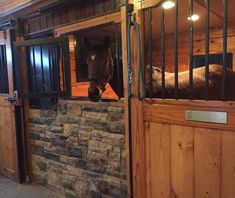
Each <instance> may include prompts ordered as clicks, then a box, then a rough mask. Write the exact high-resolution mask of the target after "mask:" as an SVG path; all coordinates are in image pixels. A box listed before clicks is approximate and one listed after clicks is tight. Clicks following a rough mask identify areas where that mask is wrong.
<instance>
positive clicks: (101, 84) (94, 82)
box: [85, 36, 123, 102]
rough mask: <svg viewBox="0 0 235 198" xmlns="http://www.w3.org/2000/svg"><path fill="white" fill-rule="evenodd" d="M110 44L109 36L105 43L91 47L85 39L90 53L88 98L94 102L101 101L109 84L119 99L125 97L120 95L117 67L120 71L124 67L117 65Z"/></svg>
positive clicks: (88, 61) (88, 59) (88, 60)
mask: <svg viewBox="0 0 235 198" xmlns="http://www.w3.org/2000/svg"><path fill="white" fill-rule="evenodd" d="M110 44H111V43H110V39H109V37H107V36H106V37H105V38H104V40H103V43H101V44H98V45H91V44H90V42H89V41H88V40H87V39H85V45H86V47H87V49H88V51H89V55H88V58H87V65H88V79H89V82H90V84H89V88H88V98H89V99H90V100H91V101H94V102H97V101H99V100H100V98H101V95H102V93H103V92H104V91H105V87H106V84H107V83H109V84H110V85H111V87H112V88H113V90H114V91H115V92H116V94H117V95H119V97H122V95H123V93H118V86H119V85H118V84H117V83H118V79H117V78H118V77H117V67H119V68H120V69H122V67H121V66H120V65H117V61H116V59H115V58H114V56H113V53H112V51H111V46H110ZM121 73H122V72H121ZM121 77H122V75H121ZM120 82H121V83H122V82H123V80H122V78H121V79H120ZM121 86H123V85H121ZM119 87H120V86H119Z"/></svg>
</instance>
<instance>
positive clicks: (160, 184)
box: [145, 123, 171, 198]
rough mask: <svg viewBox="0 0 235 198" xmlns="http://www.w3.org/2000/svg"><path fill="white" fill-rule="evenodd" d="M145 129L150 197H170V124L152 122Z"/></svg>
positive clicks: (148, 191)
mask: <svg viewBox="0 0 235 198" xmlns="http://www.w3.org/2000/svg"><path fill="white" fill-rule="evenodd" d="M147 126H148V125H147ZM145 131H146V133H147V134H148V140H147V141H146V143H147V144H148V145H146V148H147V150H146V151H147V152H146V155H148V158H147V159H148V160H147V161H146V162H147V164H146V170H147V172H149V173H148V174H147V175H148V177H149V178H147V181H148V182H147V183H148V185H147V193H148V197H149V198H151V197H165V198H167V197H170V194H171V189H170V125H166V124H158V123H150V126H148V127H146V129H145Z"/></svg>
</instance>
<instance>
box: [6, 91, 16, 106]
mask: <svg viewBox="0 0 235 198" xmlns="http://www.w3.org/2000/svg"><path fill="white" fill-rule="evenodd" d="M5 100H6V101H8V102H10V103H14V104H15V105H17V103H18V91H14V95H13V96H8V97H7V98H6V99H5Z"/></svg>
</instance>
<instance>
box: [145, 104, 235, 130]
mask: <svg viewBox="0 0 235 198" xmlns="http://www.w3.org/2000/svg"><path fill="white" fill-rule="evenodd" d="M143 110H144V112H143V114H144V115H143V116H144V120H145V121H151V122H158V123H165V124H179V125H184V126H194V127H205V128H209V129H224V130H231V131H235V125H234V120H235V111H234V108H220V107H210V102H208V106H207V107H199V106H190V104H188V105H187V106H184V105H182V106H181V105H178V106H176V105H170V104H169V105H164V104H161V105H160V104H159V105H144V108H143ZM186 110H202V111H203V110H204V111H219V112H220V111H222V112H227V113H228V123H227V124H212V123H204V122H193V121H186V119H185V111H186Z"/></svg>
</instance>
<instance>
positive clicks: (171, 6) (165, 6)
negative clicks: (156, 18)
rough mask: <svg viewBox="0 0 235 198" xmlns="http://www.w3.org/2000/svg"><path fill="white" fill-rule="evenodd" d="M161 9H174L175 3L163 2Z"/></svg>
mask: <svg viewBox="0 0 235 198" xmlns="http://www.w3.org/2000/svg"><path fill="white" fill-rule="evenodd" d="M162 7H163V8H164V9H166V10H168V9H171V8H173V7H175V2H173V1H164V3H163V4H162Z"/></svg>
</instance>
